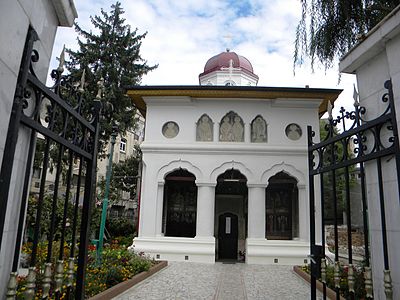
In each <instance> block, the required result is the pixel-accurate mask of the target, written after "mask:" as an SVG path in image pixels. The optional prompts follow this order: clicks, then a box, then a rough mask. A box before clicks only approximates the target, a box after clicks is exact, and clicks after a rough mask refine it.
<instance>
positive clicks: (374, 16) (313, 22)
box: [294, 0, 400, 68]
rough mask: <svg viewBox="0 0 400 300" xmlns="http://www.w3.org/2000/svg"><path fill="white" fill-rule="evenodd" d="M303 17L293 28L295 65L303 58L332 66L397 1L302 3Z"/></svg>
mask: <svg viewBox="0 0 400 300" xmlns="http://www.w3.org/2000/svg"><path fill="white" fill-rule="evenodd" d="M301 2H302V18H301V20H300V22H299V24H298V26H297V29H296V40H295V51H294V63H295V65H296V64H301V63H302V62H303V59H304V57H305V56H308V57H309V58H310V59H311V65H312V66H313V63H314V61H315V59H316V58H318V59H319V61H320V62H321V63H322V64H323V65H324V66H325V68H329V67H332V65H333V62H334V61H335V59H336V58H338V57H340V56H342V55H344V54H345V53H346V52H347V51H348V50H349V49H350V48H351V47H353V46H354V45H355V44H356V43H357V42H358V41H360V40H362V39H363V38H364V37H365V34H366V33H367V32H368V31H369V30H371V29H372V28H373V27H374V26H375V25H376V24H378V23H379V22H380V21H381V20H382V19H383V18H384V17H385V16H386V15H387V14H389V13H390V12H391V11H392V10H393V9H394V8H395V7H396V6H397V5H399V4H400V0H318V1H315V0H301Z"/></svg>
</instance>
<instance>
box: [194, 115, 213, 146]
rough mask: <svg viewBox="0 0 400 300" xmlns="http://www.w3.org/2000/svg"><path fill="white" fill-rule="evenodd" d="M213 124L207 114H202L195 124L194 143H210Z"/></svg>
mask: <svg viewBox="0 0 400 300" xmlns="http://www.w3.org/2000/svg"><path fill="white" fill-rule="evenodd" d="M213 131H214V123H213V122H212V120H211V118H210V117H209V116H208V115H207V114H203V115H202V116H201V117H200V119H199V120H198V121H197V123H196V141H201V142H210V141H212V140H213Z"/></svg>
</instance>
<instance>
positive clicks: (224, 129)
mask: <svg viewBox="0 0 400 300" xmlns="http://www.w3.org/2000/svg"><path fill="white" fill-rule="evenodd" d="M219 141H221V142H244V123H243V120H242V118H241V117H240V116H239V115H238V114H237V113H235V112H233V111H230V112H228V113H227V114H226V115H225V116H223V117H222V119H221V122H220V123H219Z"/></svg>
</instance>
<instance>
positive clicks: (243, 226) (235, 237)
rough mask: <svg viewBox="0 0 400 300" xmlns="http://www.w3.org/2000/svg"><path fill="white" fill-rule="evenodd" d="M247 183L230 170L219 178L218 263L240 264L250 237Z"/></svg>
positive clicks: (216, 203) (217, 206)
mask: <svg viewBox="0 0 400 300" xmlns="http://www.w3.org/2000/svg"><path fill="white" fill-rule="evenodd" d="M246 183H247V179H246V177H245V176H244V175H243V174H242V173H240V172H239V171H238V170H235V169H229V170H227V171H226V172H224V173H223V174H221V175H219V176H218V178H217V186H216V188H215V222H214V224H215V230H214V233H215V237H216V240H217V243H216V259H217V260H226V259H229V260H235V261H237V260H239V259H241V258H243V257H244V256H242V255H239V252H241V253H244V251H245V241H246V237H247V184H246Z"/></svg>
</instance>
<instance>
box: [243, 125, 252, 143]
mask: <svg viewBox="0 0 400 300" xmlns="http://www.w3.org/2000/svg"><path fill="white" fill-rule="evenodd" d="M250 131H251V130H250V124H248V123H245V124H244V142H245V143H250V135H251V132H250Z"/></svg>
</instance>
